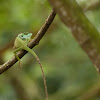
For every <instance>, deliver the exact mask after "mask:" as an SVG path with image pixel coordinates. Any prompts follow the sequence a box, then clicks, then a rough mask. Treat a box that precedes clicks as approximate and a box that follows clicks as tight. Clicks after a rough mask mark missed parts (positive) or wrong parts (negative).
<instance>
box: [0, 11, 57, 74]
mask: <svg viewBox="0 0 100 100" xmlns="http://www.w3.org/2000/svg"><path fill="white" fill-rule="evenodd" d="M55 15H56V13H55V11H54V10H52V12H51V14H50V15H49V16H48V18H47V20H46V22H45V23H44V25H43V26H42V27H41V29H40V30H39V32H38V33H37V35H36V37H35V38H34V39H33V40H32V41H31V43H29V45H28V46H29V48H33V47H34V46H36V45H37V44H38V43H39V41H40V40H41V39H42V37H43V36H44V34H45V33H46V32H47V30H48V28H49V26H50V25H51V23H52V22H53V20H54V18H55ZM26 53H27V51H25V50H21V51H20V52H18V54H17V55H18V56H19V58H20V59H21V58H22V57H23V56H24V55H25V54H26ZM17 61H18V60H17V59H16V57H15V56H13V57H12V59H10V60H9V61H7V62H6V63H4V64H3V65H0V74H2V73H3V72H5V71H6V70H7V69H9V68H10V67H12V66H13V65H14V64H15V63H16V62H17Z"/></svg>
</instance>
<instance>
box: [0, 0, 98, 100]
mask: <svg viewBox="0 0 100 100" xmlns="http://www.w3.org/2000/svg"><path fill="white" fill-rule="evenodd" d="M77 1H78V3H79V4H80V5H85V6H89V5H90V4H91V3H94V2H93V1H96V0H77ZM51 10H52V8H51V7H50V5H49V3H48V1H47V0H0V64H3V63H4V62H6V61H7V60H8V59H11V57H12V56H13V43H14V39H15V37H16V36H17V35H18V34H19V33H21V32H32V33H33V37H34V36H35V35H36V33H37V32H38V30H39V29H40V28H41V26H42V24H44V22H45V20H46V18H47V16H48V15H49V14H50V12H51ZM85 14H86V16H87V18H89V20H90V21H91V22H92V23H93V24H94V25H95V26H96V28H97V29H98V31H100V22H99V19H100V9H97V10H93V11H92V10H91V11H87V12H86V13H85ZM33 50H34V51H35V52H36V54H37V55H38V56H39V58H40V60H41V62H42V65H43V69H44V72H45V77H46V81H47V87H48V94H49V100H100V79H99V75H98V73H97V71H96V69H95V67H94V66H93V64H92V63H91V61H90V60H89V58H88V56H87V55H86V54H85V53H84V51H83V50H82V49H81V48H80V46H79V45H78V43H77V41H76V40H75V39H74V37H73V36H72V34H71V32H70V30H68V29H67V28H66V26H65V25H64V24H62V22H61V21H60V19H59V17H58V16H56V18H55V20H54V21H53V23H52V25H51V26H50V28H49V30H48V31H47V33H46V34H45V36H44V37H43V39H42V40H41V41H40V43H39V45H38V46H36V47H35V48H34V49H33ZM21 63H22V66H23V67H22V68H21V69H20V68H19V64H18V63H16V64H15V65H14V66H13V67H12V68H10V69H9V70H7V71H6V72H4V73H3V74H2V75H1V76H0V100H45V91H44V90H45V89H44V84H43V78H42V73H41V70H40V67H39V64H38V63H37V61H36V59H35V58H34V57H33V56H32V55H31V54H29V53H28V54H27V55H25V56H24V57H23V58H22V59H21Z"/></svg>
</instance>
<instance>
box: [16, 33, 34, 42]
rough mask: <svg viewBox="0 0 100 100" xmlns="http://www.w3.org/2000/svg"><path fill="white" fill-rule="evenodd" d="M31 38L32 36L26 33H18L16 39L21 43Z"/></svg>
mask: <svg viewBox="0 0 100 100" xmlns="http://www.w3.org/2000/svg"><path fill="white" fill-rule="evenodd" d="M31 36H32V33H28V32H24V33H20V34H19V35H18V37H19V38H20V39H22V40H23V41H26V40H30V39H31Z"/></svg>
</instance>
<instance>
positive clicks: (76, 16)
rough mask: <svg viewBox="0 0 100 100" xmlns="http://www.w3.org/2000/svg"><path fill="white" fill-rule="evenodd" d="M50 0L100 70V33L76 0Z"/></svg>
mask: <svg viewBox="0 0 100 100" xmlns="http://www.w3.org/2000/svg"><path fill="white" fill-rule="evenodd" d="M49 2H50V3H51V5H52V7H53V8H54V9H55V11H56V12H57V13H58V15H59V17H60V19H61V20H62V22H63V23H64V24H65V25H66V26H67V27H69V29H70V30H71V32H72V34H73V35H74V37H75V38H76V40H77V41H78V43H79V44H80V46H81V47H82V48H83V50H84V51H85V52H86V53H87V55H88V56H89V58H90V59H91V61H92V62H93V64H94V65H95V67H96V69H97V71H98V72H100V34H99V32H98V31H97V30H96V28H95V27H94V26H93V25H92V23H91V22H90V21H89V20H88V19H87V18H86V16H85V15H84V13H83V12H82V9H81V7H80V6H79V5H78V3H77V2H76V0H49Z"/></svg>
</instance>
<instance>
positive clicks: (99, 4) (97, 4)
mask: <svg viewBox="0 0 100 100" xmlns="http://www.w3.org/2000/svg"><path fill="white" fill-rule="evenodd" d="M83 9H84V11H85V12H86V11H89V10H91V11H93V10H98V9H100V0H98V1H96V2H94V3H92V4H90V5H89V6H88V7H85V8H83Z"/></svg>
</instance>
